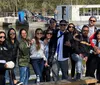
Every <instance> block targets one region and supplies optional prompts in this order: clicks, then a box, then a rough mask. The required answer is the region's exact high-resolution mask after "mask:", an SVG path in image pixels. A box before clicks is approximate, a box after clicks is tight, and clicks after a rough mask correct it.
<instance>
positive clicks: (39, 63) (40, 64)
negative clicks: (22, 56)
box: [31, 59, 44, 81]
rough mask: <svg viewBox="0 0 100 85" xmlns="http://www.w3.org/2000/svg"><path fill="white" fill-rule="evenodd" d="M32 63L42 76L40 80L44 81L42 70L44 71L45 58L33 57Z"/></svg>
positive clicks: (37, 72) (35, 70)
mask: <svg viewBox="0 0 100 85" xmlns="http://www.w3.org/2000/svg"><path fill="white" fill-rule="evenodd" d="M31 64H32V67H33V70H34V72H35V74H36V76H37V75H39V77H40V81H43V78H42V72H43V67H44V60H43V59H31Z"/></svg>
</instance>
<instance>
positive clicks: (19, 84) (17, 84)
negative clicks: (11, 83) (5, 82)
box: [15, 81, 23, 85]
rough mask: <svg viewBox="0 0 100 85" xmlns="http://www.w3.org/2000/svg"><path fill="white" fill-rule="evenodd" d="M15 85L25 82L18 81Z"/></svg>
mask: <svg viewBox="0 0 100 85" xmlns="http://www.w3.org/2000/svg"><path fill="white" fill-rule="evenodd" d="M15 85H23V82H19V81H18V82H17V83H16V84H15Z"/></svg>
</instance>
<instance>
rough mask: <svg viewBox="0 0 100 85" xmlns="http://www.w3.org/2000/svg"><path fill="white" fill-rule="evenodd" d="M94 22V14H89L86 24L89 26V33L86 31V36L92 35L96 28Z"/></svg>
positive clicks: (95, 20)
mask: <svg viewBox="0 0 100 85" xmlns="http://www.w3.org/2000/svg"><path fill="white" fill-rule="evenodd" d="M96 22H97V19H96V17H95V16H91V17H90V18H89V24H88V26H89V33H88V36H89V37H91V35H93V34H94V32H95V31H96V30H97V28H96V26H95V25H96Z"/></svg>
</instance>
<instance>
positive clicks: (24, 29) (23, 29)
mask: <svg viewBox="0 0 100 85" xmlns="http://www.w3.org/2000/svg"><path fill="white" fill-rule="evenodd" d="M23 30H24V31H26V29H24V28H22V29H21V30H20V31H19V34H20V37H22V35H21V33H22V31H23ZM26 33H27V34H28V32H27V31H26Z"/></svg>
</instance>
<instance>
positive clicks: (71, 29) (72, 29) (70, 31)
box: [67, 23, 78, 78]
mask: <svg viewBox="0 0 100 85" xmlns="http://www.w3.org/2000/svg"><path fill="white" fill-rule="evenodd" d="M67 31H68V38H69V41H70V43H71V44H73V42H74V39H73V36H74V34H75V33H77V32H78V31H77V30H76V29H75V25H74V24H73V23H69V24H68V27H67ZM70 52H71V53H70V59H71V78H74V76H75V61H74V60H73V59H72V57H71V55H72V54H73V53H74V51H73V49H72V47H71V48H70Z"/></svg>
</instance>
